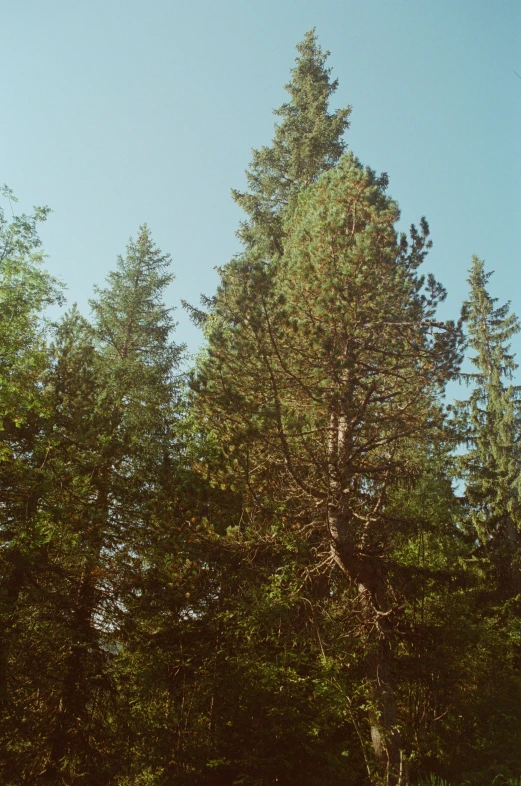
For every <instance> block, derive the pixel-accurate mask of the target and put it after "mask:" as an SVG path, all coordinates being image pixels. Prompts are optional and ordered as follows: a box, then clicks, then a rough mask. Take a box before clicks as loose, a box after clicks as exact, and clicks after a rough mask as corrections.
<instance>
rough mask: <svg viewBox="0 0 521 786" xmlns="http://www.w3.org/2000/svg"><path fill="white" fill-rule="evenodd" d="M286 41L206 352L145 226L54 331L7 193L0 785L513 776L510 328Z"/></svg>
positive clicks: (207, 315) (520, 762)
mask: <svg viewBox="0 0 521 786" xmlns="http://www.w3.org/2000/svg"><path fill="white" fill-rule="evenodd" d="M297 50H298V55H297V59H296V63H295V67H294V68H293V70H292V72H291V77H290V82H289V83H288V85H287V86H286V89H287V92H288V100H287V102H286V103H284V104H283V105H282V106H281V107H280V108H279V109H278V110H276V112H275V115H276V118H277V122H276V126H275V134H274V138H273V141H272V143H271V144H269V145H267V146H265V147H262V148H261V149H259V150H254V151H253V157H252V162H251V165H250V167H249V169H248V171H247V190H246V191H244V192H239V191H233V198H234V199H235V200H236V202H237V203H238V204H239V205H240V207H241V208H242V209H243V210H244V213H245V218H244V220H243V222H242V223H241V225H240V227H239V230H238V236H239V238H240V239H241V241H242V246H243V250H242V251H241V253H240V254H238V255H237V256H236V257H234V258H233V259H232V260H231V261H229V262H228V263H226V264H224V265H223V266H222V267H221V268H220V283H219V286H218V289H217V292H216V293H215V295H214V296H213V297H210V298H208V297H207V298H203V299H202V303H201V306H200V307H196V306H193V305H188V304H186V307H187V308H188V309H189V311H190V313H191V316H192V318H193V320H194V321H195V323H196V324H197V325H199V326H200V327H201V329H202V331H203V335H204V341H203V345H202V348H201V350H200V352H199V355H198V356H197V358H196V360H195V362H194V363H193V365H192V367H191V368H188V369H187V366H186V363H185V362H184V348H183V346H180V345H178V344H176V343H175V339H174V338H173V333H174V328H175V322H174V318H173V314H172V309H171V308H169V307H168V306H167V305H166V304H165V302H164V295H165V289H166V287H167V286H168V285H169V283H170V282H171V280H172V278H173V276H172V273H171V271H170V257H169V255H168V254H165V253H163V252H162V251H161V250H160V249H158V248H157V246H156V245H155V243H154V240H153V238H152V235H151V231H150V229H149V228H148V227H147V226H146V225H143V226H141V227H140V228H139V229H138V231H137V234H136V236H135V238H134V239H131V240H130V241H129V244H128V246H127V249H126V252H125V253H124V254H123V255H122V256H120V257H119V258H118V260H117V265H116V268H115V270H114V271H113V272H111V273H110V274H109V276H108V277H107V280H106V283H105V286H104V287H98V288H96V290H95V292H94V296H93V299H92V301H91V308H92V310H91V315H90V318H89V319H87V318H86V317H85V316H83V315H82V314H80V313H79V311H78V310H77V309H76V308H75V307H74V306H73V307H72V308H70V309H69V310H68V311H67V312H66V313H65V315H64V316H62V317H61V318H60V319H59V320H57V321H55V322H50V321H49V320H48V319H47V318H46V308H47V306H49V305H51V304H53V303H56V302H61V301H62V293H61V289H60V284H59V282H57V281H56V280H53V279H52V277H50V276H49V275H48V274H47V273H46V272H45V267H44V264H43V263H44V259H43V255H42V253H41V242H40V238H39V235H38V224H39V222H42V221H45V220H46V218H47V215H48V209H47V208H36V209H35V210H34V213H32V214H31V215H25V214H22V215H14V211H12V209H11V208H12V206H13V203H14V196H13V194H12V193H11V192H10V191H9V190H8V189H4V192H3V196H4V206H3V207H2V208H1V212H0V303H1V309H0V328H1V329H0V348H1V349H0V419H1V420H0V422H1V432H0V433H1V442H0V487H1V496H0V511H1V521H0V623H1V626H0V705H1V714H0V772H1V780H2V783H4V784H6V786H19V785H21V784H39V783H41V784H45V783H47V784H61V785H62V786H79V785H80V784H85V786H131V785H133V784H141V785H142V786H145V785H146V784H148V785H149V786H169V785H170V784H172V786H173V785H174V784H179V786H183V785H186V786H188V785H189V784H194V786H195V785H199V784H200V785H201V786H204V785H205V784H207V785H208V786H210V785H214V786H217V785H218V784H223V786H224V785H226V784H230V785H231V784H250V786H271V785H272V784H285V785H287V786H291V785H292V784H294V786H318V785H319V784H320V785H327V786H335V785H336V784H338V785H339V786H340V784H346V786H347V785H349V786H351V785H353V786H354V785H355V784H359V785H360V786H363V784H373V785H374V786H383V784H386V785H387V786H396V785H397V784H401V785H403V786H405V784H420V783H431V784H434V783H442V782H445V781H446V782H447V783H451V784H454V786H456V784H477V785H478V786H481V784H482V785H483V786H485V785H486V784H490V783H492V782H494V783H498V784H499V783H513V782H514V779H515V778H516V777H519V776H520V775H521V745H520V739H521V659H520V658H521V638H520V628H521V454H520V450H521V448H520V445H521V441H520V435H521V419H520V414H521V413H520V403H519V402H520V398H521V396H520V391H521V387H520V386H517V385H515V384H514V382H513V374H514V372H515V370H516V368H517V366H516V363H515V358H514V357H513V355H512V353H511V351H510V340H511V338H512V336H513V335H514V334H515V333H516V332H518V331H519V322H518V319H517V317H516V316H515V314H513V313H512V312H511V311H510V307H509V304H504V305H503V304H498V303H497V302H496V300H495V299H494V297H493V296H492V294H490V289H491V288H492V286H493V282H491V281H490V278H491V273H490V272H487V270H486V268H485V265H484V262H483V261H482V260H480V259H478V258H477V257H476V258H474V259H473V260H472V261H471V268H470V271H469V278H468V283H469V291H468V299H467V300H466V301H465V303H464V304H463V305H462V312H461V317H459V316H458V317H457V318H455V319H454V320H452V321H450V320H445V319H441V318H440V316H439V314H438V306H439V304H440V303H441V302H442V301H443V299H444V298H445V295H446V291H445V289H444V287H443V286H442V285H441V284H440V283H439V282H438V281H436V279H435V278H434V276H433V275H432V274H430V273H428V271H426V257H427V255H428V251H429V248H430V245H431V241H430V238H429V226H428V223H427V221H426V219H425V218H419V221H418V224H417V225H413V226H411V228H410V232H409V233H408V234H407V235H406V234H404V233H401V232H399V231H398V230H397V222H398V219H399V216H400V214H399V208H398V204H397V202H396V201H395V200H394V199H393V198H392V197H391V196H390V195H389V193H388V178H387V176H386V175H385V174H380V175H379V174H377V173H376V172H375V171H373V170H372V169H370V168H369V167H367V166H365V165H364V164H362V163H361V162H360V161H359V160H358V159H357V158H356V155H354V154H353V153H352V152H351V151H348V148H347V142H346V138H345V134H346V132H347V130H348V127H349V116H350V111H351V110H350V107H346V108H344V109H337V110H336V111H332V110H331V108H330V101H331V98H332V96H333V94H334V92H335V90H336V87H337V82H336V81H335V80H333V79H332V77H331V71H330V69H328V68H327V53H325V52H323V51H322V50H321V48H320V46H319V43H318V40H317V37H316V35H315V32H314V31H313V30H312V31H310V32H309V33H307V34H306V36H305V38H304V40H303V41H302V42H301V43H300V44H299V45H298V47H297ZM8 204H10V205H11V208H10V209H9V210H8V209H7V206H8ZM465 353H466V357H467V358H468V359H470V361H471V363H472V371H470V372H469V373H465V374H463V373H462V371H461V364H462V360H463V358H464V357H465ZM454 380H460V381H463V382H465V383H466V385H467V387H466V388H465V387H462V388H461V391H463V392H464V394H465V395H467V398H466V400H463V401H457V402H454V403H453V404H451V405H450V406H447V405H446V402H445V398H444V394H445V390H446V385H447V383H448V382H450V381H454ZM462 395H463V393H462ZM429 779H430V780H429ZM444 779H445V780H444Z"/></svg>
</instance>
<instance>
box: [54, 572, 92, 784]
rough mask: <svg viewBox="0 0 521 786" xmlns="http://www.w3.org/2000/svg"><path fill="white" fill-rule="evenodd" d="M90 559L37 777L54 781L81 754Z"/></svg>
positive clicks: (89, 631)
mask: <svg viewBox="0 0 521 786" xmlns="http://www.w3.org/2000/svg"><path fill="white" fill-rule="evenodd" d="M92 567H93V566H92V563H91V560H89V562H88V563H87V565H86V566H85V568H84V571H83V575H82V577H81V582H80V587H79V591H78V599H77V604H76V609H75V612H74V617H73V631H72V644H71V648H70V651H69V655H68V657H67V659H66V662H65V666H64V677H63V684H62V691H61V697H60V704H59V708H58V716H57V719H56V723H55V725H54V729H53V732H52V735H51V739H50V746H49V747H50V754H49V759H48V762H47V766H46V767H45V770H44V771H43V772H42V773H41V775H40V778H42V779H43V780H45V781H48V782H57V783H59V780H56V781H53V778H54V779H58V777H59V773H60V772H61V771H62V769H63V766H62V765H63V761H64V759H65V758H66V757H67V756H69V755H71V756H73V757H74V758H78V757H80V758H84V754H85V750H84V749H85V745H86V740H85V739H84V737H85V731H86V729H85V726H86V721H87V718H86V714H87V707H86V704H87V695H88V693H89V686H88V685H87V679H88V677H87V674H86V670H87V668H86V667H87V663H86V660H87V658H88V649H89V647H90V646H91V645H92V614H93V610H94V602H95V585H94V582H93V577H92Z"/></svg>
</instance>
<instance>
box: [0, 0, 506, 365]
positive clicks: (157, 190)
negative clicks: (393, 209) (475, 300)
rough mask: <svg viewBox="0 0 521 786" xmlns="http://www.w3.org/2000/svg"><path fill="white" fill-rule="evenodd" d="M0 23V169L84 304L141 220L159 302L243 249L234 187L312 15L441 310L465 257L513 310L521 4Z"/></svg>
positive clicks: (73, 8) (267, 0)
mask: <svg viewBox="0 0 521 786" xmlns="http://www.w3.org/2000/svg"><path fill="white" fill-rule="evenodd" d="M0 19H1V31H2V32H1V41H2V43H1V46H0V62H1V68H0V84H1V96H2V105H1V106H2V108H1V111H0V182H6V183H8V184H9V185H10V186H11V188H13V189H14V191H15V193H16V194H17V195H18V196H19V197H20V200H21V206H22V207H23V208H25V209H30V207H31V205H33V204H48V205H50V206H51V207H52V209H53V210H54V213H53V215H52V216H51V218H50V220H49V221H48V223H47V225H46V226H45V227H44V229H43V232H42V235H43V239H44V244H45V248H46V250H47V252H48V253H49V255H50V259H49V268H50V270H51V271H52V272H53V273H54V274H56V275H58V276H60V277H61V278H62V279H63V280H64V281H65V282H66V283H67V285H68V299H69V302H73V301H77V302H78V303H79V305H80V308H81V309H82V310H84V311H85V312H86V313H87V311H88V305H87V301H88V298H89V296H90V295H91V293H92V286H93V284H94V283H96V282H98V283H102V282H103V279H104V277H105V275H106V274H107V272H108V271H109V270H110V269H111V268H112V267H113V266H114V264H115V260H116V255H117V254H118V253H120V252H123V251H124V249H125V244H126V242H127V239H128V237H129V236H130V235H131V234H135V232H136V230H137V227H138V226H139V224H141V223H142V222H144V221H146V222H147V223H148V224H149V225H150V227H151V229H152V233H153V235H154V238H155V239H156V242H157V243H158V244H159V245H160V247H161V248H162V249H163V250H164V251H168V252H170V253H171V254H172V257H173V265H174V271H175V273H176V276H177V280H176V282H175V284H174V285H173V286H172V289H171V290H170V291H169V293H168V297H169V302H170V303H171V304H172V305H178V304H179V301H180V299H181V298H185V299H187V300H189V301H190V302H194V303H197V302H198V298H199V293H200V292H205V293H207V294H212V293H213V291H214V289H215V285H216V281H217V277H216V273H215V271H214V267H215V266H216V265H222V264H224V263H225V262H226V261H227V260H228V259H229V258H230V257H231V255H232V254H234V253H235V252H236V251H238V249H239V246H238V241H237V240H236V238H235V235H234V232H235V229H236V227H237V223H238V221H239V219H240V212H239V210H238V208H237V207H236V206H235V205H234V203H233V202H232V200H231V198H230V196H229V192H230V187H232V186H234V187H238V188H241V187H243V186H244V169H245V168H246V167H247V165H248V163H249V161H250V150H251V148H252V147H259V146H261V145H263V144H267V143H269V141H270V139H271V136H272V130H273V122H274V118H273V116H272V114H271V110H272V109H273V108H275V107H277V106H279V105H280V104H281V103H282V102H283V101H284V100H285V98H284V97H285V93H284V90H283V85H284V84H285V83H286V82H287V80H288V75H289V69H290V68H291V66H292V64H293V61H294V57H295V45H296V43H297V42H298V41H299V40H300V39H301V38H302V37H303V35H304V33H305V31H306V30H308V29H309V28H311V27H312V26H314V25H316V28H317V33H318V36H319V39H320V42H321V44H322V46H323V47H324V48H325V49H328V50H330V51H331V57H330V60H329V64H330V65H331V66H332V68H333V74H334V76H336V77H337V78H338V79H339V82H340V85H339V89H338V92H337V94H336V100H335V105H337V106H341V105H345V104H347V103H349V104H351V105H352V107H353V112H352V117H351V120H352V122H351V129H350V131H349V132H348V135H347V141H348V144H349V147H350V148H351V149H352V150H353V151H354V153H355V154H356V155H358V157H359V158H360V159H361V160H362V162H363V163H365V164H368V165H369V166H371V167H373V168H374V169H376V170H378V171H386V172H388V174H389V177H390V187H389V192H390V194H391V195H392V196H393V197H394V198H396V199H397V200H398V202H399V204H400V207H401V210H402V222H403V224H404V226H408V225H409V224H410V223H411V222H413V221H417V220H418V219H419V218H420V216H422V215H426V217H427V219H428V221H429V223H430V226H431V231H432V238H433V240H434V249H433V251H432V254H431V256H430V261H429V263H428V268H429V269H430V270H432V271H433V272H434V273H435V274H436V276H437V277H438V278H439V279H440V280H441V281H442V282H443V283H444V284H445V286H446V287H447V288H448V289H449V293H450V294H449V298H448V301H447V304H446V306H445V307H444V315H445V316H449V315H450V316H455V317H456V316H457V314H458V311H459V307H460V303H461V300H462V298H464V297H465V294H466V276H467V269H468V267H469V264H470V258H471V255H472V254H473V253H477V254H478V255H479V256H481V257H483V258H485V260H486V262H487V265H488V267H489V268H490V269H494V270H495V271H496V273H495V276H494V277H493V280H492V282H491V290H492V291H493V294H496V295H497V296H498V297H499V299H500V301H504V300H507V299H511V300H512V305H513V308H514V310H515V311H516V312H517V313H518V314H520V315H521V286H520V285H521V266H520V261H521V242H520V241H521V224H520V212H521V196H520V187H521V79H520V78H518V77H517V76H516V75H515V73H514V70H515V71H517V72H518V73H519V74H521V2H520V1H519V0H494V2H492V1H491V0H321V2H309V0H298V2H297V0H294V1H292V0H262V1H261V0H242V1H241V2H240V1H239V0H192V1H191V2H188V0H148V2H145V1H144V0H89V1H88V2H72V1H71V0H45V1H44V2H41V0H17V2H12V0H9V2H8V1H7V0H0ZM177 316H178V319H179V322H180V325H179V328H178V334H177V337H178V340H180V341H187V342H188V344H189V347H190V349H191V350H195V349H196V348H197V345H198V342H199V340H200V338H199V334H198V332H197V331H196V330H195V328H193V327H191V326H190V324H189V321H188V319H187V317H186V315H185V314H184V313H183V312H182V310H181V309H179V311H178V312H177ZM516 348H517V350H518V352H519V351H521V341H518V342H516Z"/></svg>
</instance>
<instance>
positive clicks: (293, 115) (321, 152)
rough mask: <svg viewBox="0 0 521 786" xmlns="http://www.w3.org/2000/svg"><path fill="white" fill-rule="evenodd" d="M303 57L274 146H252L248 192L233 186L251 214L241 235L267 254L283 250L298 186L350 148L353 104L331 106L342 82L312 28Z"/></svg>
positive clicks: (280, 112) (302, 48)
mask: <svg viewBox="0 0 521 786" xmlns="http://www.w3.org/2000/svg"><path fill="white" fill-rule="evenodd" d="M297 51H298V57H297V59H296V64H295V67H294V68H293V69H292V71H291V80H290V82H289V83H288V84H287V85H286V90H287V91H288V93H289V96H290V100H289V101H288V102H286V103H284V104H283V105H282V106H281V107H280V108H279V109H276V110H275V112H274V114H275V115H276V116H277V117H278V118H280V122H279V123H277V124H276V125H275V136H274V138H273V142H272V144H271V145H270V146H265V147H262V148H261V149H260V150H253V151H252V152H253V159H252V162H251V165H250V169H249V170H247V172H246V177H247V183H248V189H249V190H248V191H246V192H240V191H237V190H233V191H232V195H233V198H234V199H235V201H236V202H237V204H238V205H240V207H241V208H242V209H243V210H244V211H245V213H246V214H247V215H248V219H247V220H246V221H245V222H243V223H242V224H241V228H240V230H239V232H238V236H239V237H240V238H241V240H242V241H243V243H244V245H245V246H246V247H247V248H252V247H255V248H256V249H257V250H260V249H262V251H263V252H264V253H266V254H268V255H271V254H273V253H278V254H281V253H282V240H283V236H284V226H283V225H284V215H285V214H287V213H288V211H289V212H291V211H292V210H293V209H294V207H295V204H296V198H297V196H298V194H299V191H300V190H301V189H302V188H305V187H306V186H308V185H309V184H310V183H313V182H314V181H315V180H316V179H317V177H318V176H319V174H320V173H321V172H324V171H325V170H327V169H330V168H331V167H333V166H335V164H336V163H337V161H338V160H339V159H340V156H341V155H342V153H343V152H344V150H345V143H344V141H343V138H342V137H343V134H344V132H345V131H346V130H347V128H348V127H349V121H348V118H349V115H350V112H351V108H350V107H345V108H344V109H337V110H336V111H334V112H330V111H329V102H330V100H331V98H332V96H333V94H334V93H335V90H336V89H337V86H338V81H337V80H336V79H335V80H331V78H330V75H331V69H330V68H326V65H325V64H326V60H327V57H328V55H329V52H323V51H322V49H321V48H320V46H319V44H318V40H317V36H316V34H315V30H314V29H312V30H310V31H309V32H308V33H306V35H305V37H304V39H303V41H301V42H300V43H299V44H298V45H297Z"/></svg>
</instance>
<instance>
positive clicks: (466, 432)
mask: <svg viewBox="0 0 521 786" xmlns="http://www.w3.org/2000/svg"><path fill="white" fill-rule="evenodd" d="M491 275H492V274H491V273H486V272H485V266H484V263H483V261H482V260H480V259H478V258H477V257H474V259H473V262H472V268H471V270H470V276H469V279H468V282H469V285H470V294H469V299H468V300H467V301H466V302H465V304H464V313H465V315H466V319H467V324H468V343H469V346H470V348H471V349H472V350H473V351H474V353H475V354H474V355H473V357H472V358H471V360H472V363H473V365H474V367H475V369H476V371H474V372H472V373H468V374H463V375H462V376H463V378H464V379H465V381H466V382H467V383H468V384H471V385H472V386H473V390H472V393H471V395H470V398H469V399H468V401H466V402H460V404H459V408H458V409H459V413H460V418H461V423H462V426H463V432H462V436H463V437H464V439H465V441H466V442H467V445H468V446H469V450H468V452H467V453H466V454H465V455H464V456H462V457H461V466H462V468H463V472H464V477H465V479H466V493H467V497H468V500H469V504H470V518H471V521H472V524H473V526H474V529H475V532H476V535H477V537H478V538H479V541H480V543H481V544H482V546H483V547H484V550H485V552H487V553H488V554H489V555H491V556H492V557H493V558H494V559H495V560H496V561H498V558H499V562H498V566H499V568H500V570H501V571H502V573H503V575H502V576H501V581H502V584H503V592H504V591H505V589H507V587H508V590H507V592H508V593H510V594H512V593H513V594H518V593H519V592H521V430H520V427H521V417H520V416H521V403H520V400H521V386H520V385H514V384H512V376H513V374H514V372H515V371H516V369H517V364H516V363H515V361H514V356H513V355H512V353H511V352H510V339H511V338H512V337H513V336H514V335H515V334H516V333H518V332H519V330H520V325H519V321H518V319H517V317H516V316H515V314H512V313H510V308H509V304H508V303H507V304H505V305H503V306H497V305H496V304H497V298H492V297H491V296H490V294H489V293H488V290H487V285H488V282H489V279H490V276H491ZM494 555H495V556H494Z"/></svg>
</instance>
